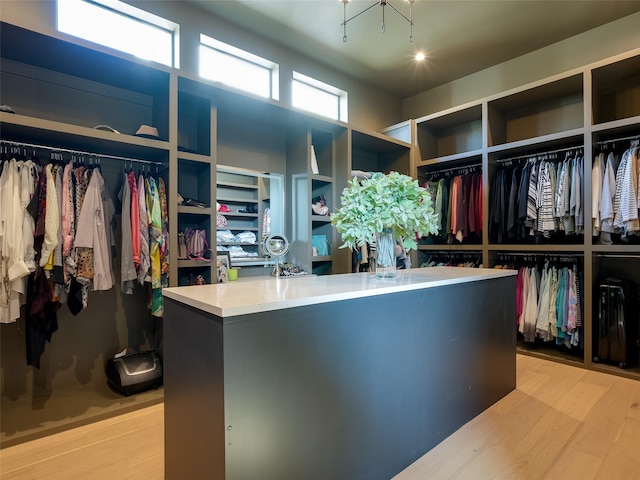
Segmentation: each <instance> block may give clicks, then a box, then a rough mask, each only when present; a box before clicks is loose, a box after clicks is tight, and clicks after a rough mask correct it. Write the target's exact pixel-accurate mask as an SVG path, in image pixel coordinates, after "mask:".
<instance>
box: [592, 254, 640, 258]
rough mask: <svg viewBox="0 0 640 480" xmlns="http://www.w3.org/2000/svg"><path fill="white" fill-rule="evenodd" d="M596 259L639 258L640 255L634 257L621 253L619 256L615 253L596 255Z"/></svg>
mask: <svg viewBox="0 0 640 480" xmlns="http://www.w3.org/2000/svg"><path fill="white" fill-rule="evenodd" d="M596 257H598V258H640V255H634V254H632V253H623V254H621V255H616V254H615V253H597V254H596Z"/></svg>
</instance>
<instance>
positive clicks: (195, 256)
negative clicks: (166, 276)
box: [178, 228, 213, 262]
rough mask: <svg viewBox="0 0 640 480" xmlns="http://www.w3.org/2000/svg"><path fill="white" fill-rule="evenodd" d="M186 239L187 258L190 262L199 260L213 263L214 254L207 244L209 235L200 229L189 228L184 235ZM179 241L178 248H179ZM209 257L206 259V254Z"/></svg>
mask: <svg viewBox="0 0 640 480" xmlns="http://www.w3.org/2000/svg"><path fill="white" fill-rule="evenodd" d="M184 239H185V244H186V250H187V258H188V259H190V260H199V261H201V262H211V260H212V258H213V252H212V251H211V249H210V248H209V244H208V243H207V234H206V232H205V231H204V230H201V229H199V228H188V229H187V230H186V232H185V233H184ZM179 243H180V242H179V241H178V246H179ZM207 253H208V254H209V257H208V258H207V257H205V255H206V254H207Z"/></svg>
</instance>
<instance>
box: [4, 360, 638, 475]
mask: <svg viewBox="0 0 640 480" xmlns="http://www.w3.org/2000/svg"><path fill="white" fill-rule="evenodd" d="M517 366H518V369H517V372H518V376H517V389H516V390H515V391H513V392H512V393H510V394H509V395H507V396H506V397H505V398H503V399H502V400H500V401H499V402H498V403H496V404H495V405H493V406H492V407H491V408H489V409H488V410H486V411H485V412H483V413H482V414H481V415H479V416H478V417H476V418H475V419H473V420H471V421H470V422H469V423H467V424H466V425H464V426H463V427H462V428H460V429H459V430H458V431H457V432H455V433H454V434H453V435H451V436H450V437H449V438H447V439H446V440H444V441H443V442H442V443H441V444H439V445H438V446H436V447H435V448H434V449H433V450H431V451H430V452H428V453H427V454H426V455H424V456H423V457H421V458H420V459H418V460H417V461H416V462H415V463H413V464H412V465H410V466H409V467H408V468H407V469H405V470H404V471H403V472H401V473H399V474H398V475H397V476H396V477H394V480H444V479H455V480H464V479H470V480H479V479H481V480H488V479H500V480H502V479H518V480H533V479H544V480H632V479H639V480H640V382H638V381H635V380H629V379H625V378H622V377H617V376H613V375H607V374H603V373H598V372H591V371H587V370H583V369H579V368H575V367H571V366H567V365H562V364H558V363H553V362H548V361H545V360H541V359H538V358H534V357H529V356H525V355H518V356H517ZM163 448H164V440H163V406H162V405H161V404H160V405H154V406H151V407H148V408H144V409H141V410H139V411H136V412H131V413H126V414H124V415H121V416H119V417H116V418H111V419H108V420H103V421H100V422H96V423H93V424H90V425H84V426H82V427H78V428H75V429H73V430H69V431H66V432H61V433H57V434H55V435H51V436H49V437H45V438H41V439H37V440H33V441H31V442H27V443H23V444H20V445H15V446H12V447H7V448H4V449H2V450H0V479H1V480H42V479H47V480H63V479H64V480H68V479H78V480H111V479H118V480H134V479H135V480H140V479H143V480H159V479H162V478H164V465H163ZM194 480H198V479H194ZM214 480H218V479H214ZM255 480H260V479H255ZM283 480H289V479H283ZM291 480H298V479H291ZM327 480H331V479H327Z"/></svg>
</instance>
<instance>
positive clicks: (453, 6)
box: [189, 0, 640, 98]
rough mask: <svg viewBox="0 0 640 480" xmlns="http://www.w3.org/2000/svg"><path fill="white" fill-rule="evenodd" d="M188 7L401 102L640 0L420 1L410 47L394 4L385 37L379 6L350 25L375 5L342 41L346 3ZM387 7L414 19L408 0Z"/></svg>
mask: <svg viewBox="0 0 640 480" xmlns="http://www.w3.org/2000/svg"><path fill="white" fill-rule="evenodd" d="M189 1H190V2H191V3H193V4H196V5H198V6H199V7H201V8H203V9H206V10H208V11H210V12H212V13H214V14H215V15H217V16H219V17H221V18H223V19H225V20H226V21H229V22H232V23H234V24H237V25H239V26H241V27H244V28H247V29H250V30H253V31H255V32H256V33H259V34H261V35H263V36H265V37H267V38H269V39H272V40H274V41H277V42H280V43H283V44H284V45H287V46H288V47H289V48H293V49H295V50H298V51H300V52H302V53H304V54H305V55H306V56H309V57H311V58H313V59H315V60H317V61H320V62H323V63H326V64H328V65H330V66H332V67H333V68H335V69H337V70H340V71H342V72H345V73H347V74H349V75H351V76H353V77H355V78H358V79H362V80H365V81H367V82H369V83H371V84H373V85H377V86H379V87H380V88H381V89H383V90H385V91H387V92H389V93H391V94H393V95H396V96H398V97H399V98H406V97H409V96H411V95H414V94H416V93H419V92H421V91H424V90H428V89H430V88H433V87H435V86H437V85H441V84H443V83H447V82H450V81H452V80H454V79H456V78H460V77H463V76H466V75H469V74H471V73H473V72H477V71H479V70H482V69H484V68H487V67H490V66H492V65H495V64H498V63H501V62H504V61H506V60H509V59H511V58H515V57H518V56H520V55H523V54H525V53H527V52H531V51H533V50H537V49H539V48H542V47H544V46H546V45H550V44H552V43H556V42H558V41H560V40H563V39H565V38H568V37H571V36H574V35H577V34H579V33H581V32H584V31H587V30H591V29H592V28H595V27H597V26H599V25H603V24H605V23H609V22H611V21H613V20H616V19H618V18H621V17H624V16H627V15H630V14H632V13H635V12H638V11H640V0H624V1H618V0H566V1H565V0H416V1H415V3H414V6H413V18H414V28H413V43H409V23H408V22H407V21H406V20H405V19H403V18H402V17H401V16H400V15H399V14H398V13H396V12H395V11H393V10H392V9H391V8H390V7H389V6H388V5H387V7H385V9H384V11H385V32H384V33H382V32H381V31H380V30H381V28H380V27H381V24H382V10H383V9H382V7H381V6H380V5H379V3H380V2H379V1H377V2H376V1H375V0H351V2H350V3H349V4H348V6H347V18H350V17H352V16H353V15H356V14H357V13H358V12H361V11H362V10H364V9H365V8H367V7H368V6H371V5H375V6H374V7H373V8H371V9H370V10H369V11H367V12H365V13H363V14H362V15H360V16H358V17H357V18H355V19H353V20H351V21H349V22H348V24H347V37H348V38H347V42H343V41H342V37H343V31H342V25H341V23H342V21H343V4H342V3H341V2H340V1H338V0H236V1H223V0H189ZM388 3H389V4H390V5H393V6H394V7H396V8H397V9H398V10H399V11H400V12H402V13H403V14H405V16H409V6H408V4H407V3H406V1H405V0H388ZM376 4H377V5H376ZM638 29H639V30H638V31H639V32H640V25H639V26H638ZM603 41H606V39H603ZM637 46H640V33H639V41H638V45H630V46H629V48H630V49H631V48H634V47H637ZM418 50H423V51H424V52H425V53H426V54H427V56H428V59H427V60H426V61H425V62H422V63H420V64H418V63H416V62H415V61H414V60H413V55H414V54H415V52H416V51H418Z"/></svg>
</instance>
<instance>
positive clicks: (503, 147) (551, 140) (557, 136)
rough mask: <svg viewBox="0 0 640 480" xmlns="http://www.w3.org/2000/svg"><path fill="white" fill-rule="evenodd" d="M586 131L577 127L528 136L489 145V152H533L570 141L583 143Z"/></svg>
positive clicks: (563, 144)
mask: <svg viewBox="0 0 640 480" xmlns="http://www.w3.org/2000/svg"><path fill="white" fill-rule="evenodd" d="M584 133H585V129H584V128H576V129H574V130H567V131H565V132H561V133H552V134H550V135H544V136H542V137H535V138H528V139H526V140H519V141H517V142H510V143H503V144H500V145H496V146H493V147H488V148H487V153H489V154H492V153H494V154H496V153H508V154H518V153H531V150H532V149H546V150H549V149H551V148H554V147H559V146H566V145H567V144H570V143H576V144H577V145H578V144H579V145H582V144H583V143H584Z"/></svg>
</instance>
